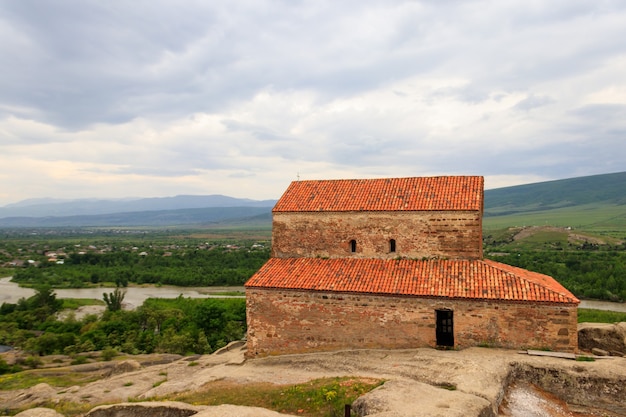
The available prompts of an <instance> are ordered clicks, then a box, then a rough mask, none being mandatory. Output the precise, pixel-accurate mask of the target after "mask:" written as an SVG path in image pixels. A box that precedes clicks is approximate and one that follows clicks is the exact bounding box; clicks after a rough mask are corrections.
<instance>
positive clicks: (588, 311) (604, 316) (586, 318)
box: [578, 308, 626, 323]
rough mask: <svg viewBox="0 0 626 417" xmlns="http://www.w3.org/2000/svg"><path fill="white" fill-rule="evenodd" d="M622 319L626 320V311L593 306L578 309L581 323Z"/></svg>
mask: <svg viewBox="0 0 626 417" xmlns="http://www.w3.org/2000/svg"><path fill="white" fill-rule="evenodd" d="M622 321H624V322H626V313H621V312H619V311H604V310H595V309H592V308H579V309H578V322H579V323H619V322H622Z"/></svg>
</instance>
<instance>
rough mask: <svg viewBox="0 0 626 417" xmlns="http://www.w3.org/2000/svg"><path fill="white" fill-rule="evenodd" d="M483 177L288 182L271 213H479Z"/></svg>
mask: <svg viewBox="0 0 626 417" xmlns="http://www.w3.org/2000/svg"><path fill="white" fill-rule="evenodd" d="M483 194H484V177H482V176H477V175H446V176H434V177H402V178H363V179H328V180H302V181H292V182H291V183H290V184H289V186H288V187H287V190H285V192H284V193H283V195H282V196H281V197H280V199H279V200H278V202H277V203H276V205H275V206H274V208H273V210H272V211H273V212H317V211H425V210H431V211H432V210H455V211H458V210H471V211H475V210H479V211H481V212H482V209H483Z"/></svg>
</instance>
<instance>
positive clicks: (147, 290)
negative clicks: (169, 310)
mask: <svg viewBox="0 0 626 417" xmlns="http://www.w3.org/2000/svg"><path fill="white" fill-rule="evenodd" d="M114 289H115V288H112V287H97V288H69V289H55V290H54V292H55V294H56V296H57V298H90V299H94V300H102V294H103V293H105V292H111V291H113V290H114ZM124 290H125V291H126V296H125V297H124V301H125V303H126V304H127V307H126V308H127V309H133V308H137V307H139V306H140V305H142V304H143V302H144V301H145V300H146V299H147V298H176V297H179V296H182V297H184V298H210V297H225V298H226V297H233V296H228V295H220V294H219V293H226V292H240V293H242V294H243V293H245V288H244V287H242V286H240V287H174V286H168V285H163V286H156V285H145V286H130V287H127V288H125V289H124ZM34 294H35V291H34V290H33V289H32V288H23V287H20V286H19V285H18V284H16V283H14V282H11V277H4V278H0V304H2V303H13V304H15V303H17V302H18V301H19V299H20V298H28V297H31V296H33V295H34ZM234 297H243V295H241V296H234ZM578 307H579V308H588V309H595V310H604V311H616V312H621V313H626V303H614V302H610V301H598V300H582V301H581V302H580V305H579V306H578Z"/></svg>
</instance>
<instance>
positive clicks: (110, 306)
mask: <svg viewBox="0 0 626 417" xmlns="http://www.w3.org/2000/svg"><path fill="white" fill-rule="evenodd" d="M125 296H126V291H122V290H120V287H116V288H115V291H113V292H111V293H108V294H107V293H103V294H102V299H103V300H104V303H105V304H106V305H107V310H109V311H120V310H121V309H122V302H123V301H124V297H125Z"/></svg>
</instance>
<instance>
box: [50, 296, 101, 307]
mask: <svg viewBox="0 0 626 417" xmlns="http://www.w3.org/2000/svg"><path fill="white" fill-rule="evenodd" d="M60 300H61V301H62V302H63V305H62V307H61V309H70V310H76V309H77V308H79V307H83V306H101V305H104V301H102V300H95V299H93V298H61V299H60Z"/></svg>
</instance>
